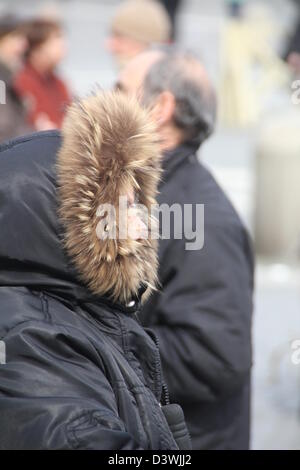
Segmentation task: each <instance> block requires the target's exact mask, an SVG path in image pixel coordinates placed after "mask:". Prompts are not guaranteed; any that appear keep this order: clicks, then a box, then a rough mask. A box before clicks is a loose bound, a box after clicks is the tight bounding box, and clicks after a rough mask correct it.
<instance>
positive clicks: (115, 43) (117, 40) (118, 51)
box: [106, 32, 147, 68]
mask: <svg viewBox="0 0 300 470" xmlns="http://www.w3.org/2000/svg"><path fill="white" fill-rule="evenodd" d="M106 45H107V49H108V50H109V52H110V53H111V54H112V55H113V56H114V58H115V60H116V62H117V64H118V66H119V67H120V68H121V67H124V66H125V65H126V64H127V63H128V62H129V60H130V59H132V58H133V57H135V56H136V55H137V54H139V53H140V52H142V51H143V50H145V49H146V47H147V46H146V44H144V43H142V42H139V41H137V40H135V39H131V38H129V37H127V36H123V35H122V34H118V33H115V32H113V33H112V34H111V36H110V37H109V38H108V40H107V42H106Z"/></svg>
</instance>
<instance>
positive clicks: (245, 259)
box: [117, 51, 253, 449]
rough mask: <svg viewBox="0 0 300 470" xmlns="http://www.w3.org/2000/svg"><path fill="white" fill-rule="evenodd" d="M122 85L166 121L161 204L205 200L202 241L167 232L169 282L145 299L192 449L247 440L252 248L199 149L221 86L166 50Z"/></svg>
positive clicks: (140, 61) (145, 57) (134, 66)
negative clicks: (194, 243) (197, 244)
mask: <svg viewBox="0 0 300 470" xmlns="http://www.w3.org/2000/svg"><path fill="white" fill-rule="evenodd" d="M117 87H118V88H120V89H121V90H123V91H124V92H125V93H129V94H134V95H138V96H139V97H140V99H141V100H142V101H143V103H144V104H145V105H146V106H149V107H150V109H151V110H152V117H153V119H154V120H155V121H156V123H157V126H158V133H159V136H160V142H161V151H162V153H163V175H162V181H161V184H160V187H159V191H160V193H159V197H158V202H159V204H163V203H166V204H168V207H171V206H172V205H173V204H174V203H179V204H180V205H181V206H182V207H184V206H183V205H184V204H192V205H195V204H204V210H205V220H204V246H203V248H202V249H197V250H192V251H190V250H186V247H185V243H186V241H187V240H186V239H185V238H183V239H180V240H178V239H174V238H170V239H162V240H161V241H160V250H159V261H160V270H159V282H160V286H161V289H159V290H158V291H157V292H155V293H154V295H153V296H152V297H151V298H150V300H149V301H148V302H147V304H146V305H145V306H144V308H143V310H142V317H141V319H142V322H143V324H144V325H145V326H147V327H151V328H152V329H153V331H154V332H155V334H156V335H157V337H158V340H159V345H160V352H161V356H162V364H163V371H164V374H165V378H166V382H167V384H168V387H169V391H170V396H171V399H172V400H176V401H177V402H178V403H180V404H181V406H182V408H183V410H184V413H185V417H186V420H187V424H188V427H189V431H190V433H191V437H192V443H193V449H247V448H248V447H249V428H250V374H251V365H252V347H251V322H252V308H253V306H252V295H253V254H252V248H251V243H250V241H249V237H248V233H247V231H246V229H245V227H244V225H243V224H242V222H241V220H240V218H239V216H238V215H237V213H236V211H235V210H234V208H233V206H232V204H231V203H230V201H229V200H228V198H227V196H226V195H225V194H224V192H223V190H222V189H221V188H220V187H219V185H218V184H217V183H216V181H215V180H214V178H213V176H212V175H211V174H210V172H209V171H208V170H207V169H206V168H205V167H204V166H203V165H202V164H201V163H199V161H198V158H197V151H198V149H199V147H201V145H202V144H203V142H204V141H205V140H206V139H207V138H208V137H209V136H210V134H211V133H212V131H213V129H214V124H215V115H216V99H215V93H214V90H213V87H212V85H211V83H210V80H209V79H208V76H207V74H206V71H205V69H204V67H203V66H202V64H201V63H199V62H198V61H197V59H196V58H194V57H193V56H191V55H189V54H184V53H177V54H176V53H171V54H170V55H168V54H167V55H166V54H165V53H162V52H160V51H149V52H145V53H143V54H141V55H139V56H138V57H136V58H135V59H133V60H132V61H131V62H130V63H129V64H128V65H127V66H126V67H125V68H124V69H123V71H122V72H121V74H120V76H119V82H118V84H117ZM189 223H190V224H191V226H192V224H193V221H192V220H190V221H189ZM190 230H191V231H192V228H190Z"/></svg>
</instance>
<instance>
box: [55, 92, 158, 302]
mask: <svg viewBox="0 0 300 470" xmlns="http://www.w3.org/2000/svg"><path fill="white" fill-rule="evenodd" d="M62 133H63V144H62V147H61V150H60V152H59V155H58V163H57V167H58V168H57V169H58V181H59V201H60V209H59V214H60V218H61V221H62V224H63V227H64V232H65V248H66V250H67V253H68V254H69V256H70V258H71V259H72V260H73V262H74V264H75V266H76V268H77V271H78V273H79V275H80V277H81V279H82V281H83V282H84V284H85V285H87V286H88V287H89V289H90V290H91V291H92V292H93V293H94V294H97V295H100V296H103V295H106V296H107V295H108V296H110V297H111V298H112V299H113V300H114V301H119V302H122V303H124V302H125V303H127V302H129V301H130V300H131V299H132V297H133V296H134V295H136V294H137V293H138V290H139V288H140V287H141V285H142V284H145V285H146V286H148V287H149V289H148V291H149V290H151V288H153V286H154V285H155V284H156V271H157V242H156V241H155V240H151V239H150V238H149V239H148V240H132V239H124V240H118V239H117V240H112V239H106V240H103V239H99V238H98V237H97V234H96V228H97V224H98V223H99V216H97V209H98V207H99V205H100V204H107V203H109V204H113V205H114V206H115V207H117V206H118V204H119V195H120V194H125V193H126V191H127V190H128V188H129V187H134V189H135V190H136V192H137V193H138V195H139V202H140V203H141V204H144V205H145V206H147V208H150V206H151V204H153V203H155V197H156V193H157V184H158V181H159V176H160V166H159V160H160V156H159V148H158V143H157V135H156V133H155V128H154V125H153V123H151V121H150V119H149V116H148V114H147V112H146V111H145V110H143V109H142V108H141V107H140V106H139V104H138V103H137V102H136V100H134V99H133V98H128V97H126V96H124V95H122V94H120V93H118V92H97V93H96V94H93V95H92V96H89V97H87V98H85V99H83V100H82V101H80V102H78V103H75V104H73V105H72V106H71V107H70V108H69V111H68V113H67V116H66V119H65V122H64V126H63V131H62Z"/></svg>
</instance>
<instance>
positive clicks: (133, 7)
mask: <svg viewBox="0 0 300 470" xmlns="http://www.w3.org/2000/svg"><path fill="white" fill-rule="evenodd" d="M171 31H172V25H171V21H170V18H169V16H168V13H167V11H166V10H165V8H164V7H163V6H162V5H160V4H159V3H158V2H157V1H155V0H126V1H124V2H122V3H121V4H120V5H119V6H118V8H117V10H116V12H115V14H114V16H113V19H112V22H111V31H110V36H109V38H108V40H107V47H108V50H109V51H110V52H111V54H112V55H113V56H114V58H115V60H116V63H117V64H118V66H119V67H122V66H123V65H125V64H126V63H127V62H128V61H129V60H130V59H132V58H133V57H134V56H136V55H137V54H139V53H140V52H142V51H144V50H146V49H148V48H149V46H151V45H152V44H163V43H168V42H169V41H170V39H171V34H172V33H171Z"/></svg>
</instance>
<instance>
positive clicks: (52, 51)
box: [32, 31, 67, 70]
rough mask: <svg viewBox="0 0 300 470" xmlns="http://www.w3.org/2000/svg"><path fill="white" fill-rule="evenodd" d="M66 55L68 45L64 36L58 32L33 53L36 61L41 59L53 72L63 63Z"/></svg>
mask: <svg viewBox="0 0 300 470" xmlns="http://www.w3.org/2000/svg"><path fill="white" fill-rule="evenodd" d="M66 53H67V45H66V40H65V38H64V35H63V33H61V32H60V31H57V32H53V33H52V34H51V35H50V36H49V38H48V39H47V40H46V41H45V42H44V43H43V44H41V45H40V46H39V47H38V48H37V49H36V50H35V51H33V53H32V56H33V57H35V59H38V60H39V59H40V60H41V61H42V62H43V63H44V64H45V68H48V69H49V70H51V69H54V68H55V67H57V66H58V65H59V64H60V63H61V62H62V60H63V59H64V58H65V56H66Z"/></svg>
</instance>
